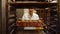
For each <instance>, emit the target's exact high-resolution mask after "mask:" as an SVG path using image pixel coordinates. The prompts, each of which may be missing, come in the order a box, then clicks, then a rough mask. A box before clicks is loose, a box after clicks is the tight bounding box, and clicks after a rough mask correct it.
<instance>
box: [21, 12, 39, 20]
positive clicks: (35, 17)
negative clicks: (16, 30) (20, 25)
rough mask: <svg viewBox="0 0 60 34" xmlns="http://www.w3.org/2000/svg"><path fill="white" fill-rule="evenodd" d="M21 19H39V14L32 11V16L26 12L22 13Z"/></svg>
mask: <svg viewBox="0 0 60 34" xmlns="http://www.w3.org/2000/svg"><path fill="white" fill-rule="evenodd" d="M22 19H24V20H39V16H38V15H37V14H35V13H33V16H32V17H30V16H29V14H28V13H26V14H24V15H23V17H22Z"/></svg>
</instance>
